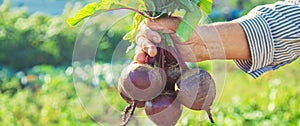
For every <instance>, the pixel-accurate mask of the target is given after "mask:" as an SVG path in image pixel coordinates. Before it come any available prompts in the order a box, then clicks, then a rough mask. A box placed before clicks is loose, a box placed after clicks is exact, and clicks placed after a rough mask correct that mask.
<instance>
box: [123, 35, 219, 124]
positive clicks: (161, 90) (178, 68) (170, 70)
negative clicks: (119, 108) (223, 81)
mask: <svg viewBox="0 0 300 126" xmlns="http://www.w3.org/2000/svg"><path fill="white" fill-rule="evenodd" d="M157 46H158V47H157V49H158V54H157V56H156V57H149V56H147V57H146V61H145V62H146V64H136V63H133V64H130V65H129V66H128V67H126V68H125V69H124V70H123V72H122V74H121V77H120V79H119V85H118V90H119V93H120V95H121V97H122V98H123V99H124V100H126V102H127V103H128V104H129V105H128V106H127V107H126V108H125V109H124V111H123V124H122V125H127V124H128V122H129V120H130V118H131V117H132V116H133V113H134V110H135V108H136V107H138V108H143V107H144V108H145V112H146V114H147V116H148V117H149V118H150V119H151V120H152V121H153V122H154V123H155V124H157V125H160V126H173V125H175V124H176V122H177V121H178V119H179V118H180V116H181V113H182V105H184V106H185V107H187V108H190V109H192V110H205V111H206V112H207V113H208V116H209V119H210V120H211V122H212V123H213V122H214V121H213V118H212V115H211V113H210V106H211V105H212V102H213V100H214V98H215V94H216V89H215V83H214V80H213V79H212V77H211V76H210V74H209V73H208V72H206V71H204V70H201V69H189V68H188V67H187V65H186V64H185V63H184V62H183V60H182V57H181V55H180V53H179V52H178V51H177V50H176V47H171V46H167V44H166V41H163V42H162V44H161V45H157ZM128 113H129V116H128ZM127 116H128V117H127Z"/></svg>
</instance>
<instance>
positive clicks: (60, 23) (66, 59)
mask: <svg viewBox="0 0 300 126" xmlns="http://www.w3.org/2000/svg"><path fill="white" fill-rule="evenodd" d="M76 8H78V7H71V6H68V5H67V6H66V8H65V10H64V13H63V14H62V15H60V16H54V17H51V16H48V15H45V14H41V13H38V12H37V13H34V14H28V13H27V11H26V9H25V8H20V9H14V10H12V9H10V8H9V3H8V2H7V3H6V2H5V3H3V4H2V5H1V6H0V43H1V46H0V52H1V53H0V64H2V65H6V66H9V67H11V68H13V69H15V70H25V69H27V68H30V67H33V66H35V65H41V64H50V65H55V66H58V65H63V66H66V65H70V64H71V62H72V54H73V49H74V44H75V41H76V38H77V37H78V35H79V33H80V27H70V26H69V25H68V24H67V23H66V20H67V18H68V17H69V16H70V14H71V11H72V10H74V9H76ZM114 16H117V15H114ZM111 17H113V16H111ZM109 22H110V21H109V20H107V19H106V18H105V19H103V20H99V21H97V22H96V24H95V26H97V27H90V28H89V29H87V30H88V31H95V32H96V31H99V30H97V29H99V27H98V26H101V25H103V24H108V23H109ZM78 26H82V24H78ZM128 26H129V25H124V24H123V25H119V26H118V28H120V29H117V28H116V27H115V28H114V29H111V30H110V31H101V32H103V33H106V34H105V35H104V38H103V39H102V41H101V43H100V44H99V48H98V50H99V51H97V54H96V58H95V59H96V60H97V61H100V62H110V61H111V57H112V55H113V53H112V52H113V51H114V49H115V47H116V46H117V45H118V43H119V41H121V40H122V37H123V35H124V34H125V33H126V32H127V31H128V30H127V29H128V28H127V27H128ZM87 40H88V39H87Z"/></svg>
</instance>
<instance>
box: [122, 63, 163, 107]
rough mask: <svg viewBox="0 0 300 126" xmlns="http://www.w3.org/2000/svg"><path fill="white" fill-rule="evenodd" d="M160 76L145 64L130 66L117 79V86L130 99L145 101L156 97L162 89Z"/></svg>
mask: <svg viewBox="0 0 300 126" xmlns="http://www.w3.org/2000/svg"><path fill="white" fill-rule="evenodd" d="M164 85H165V83H164V82H163V79H162V76H161V74H160V72H159V71H158V70H157V69H154V68H153V67H151V66H149V65H146V64H131V65H129V66H128V67H126V68H125V69H124V70H123V72H122V74H121V77H120V78H119V86H120V87H121V88H122V89H123V90H124V92H125V93H124V94H126V96H128V97H129V98H130V99H134V100H139V101H147V100H151V99H153V98H155V97H156V96H158V95H159V94H160V93H161V92H162V90H163V87H164Z"/></svg>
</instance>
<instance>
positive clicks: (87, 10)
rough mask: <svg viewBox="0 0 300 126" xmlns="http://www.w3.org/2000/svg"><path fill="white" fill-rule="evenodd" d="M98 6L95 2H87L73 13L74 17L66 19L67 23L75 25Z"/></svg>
mask: <svg viewBox="0 0 300 126" xmlns="http://www.w3.org/2000/svg"><path fill="white" fill-rule="evenodd" d="M97 6H98V3H97V2H93V3H89V4H87V5H86V6H85V7H84V8H82V9H81V10H80V11H79V12H77V13H76V14H75V16H74V17H72V18H69V19H68V20H67V22H68V24H69V25H76V24H78V23H79V22H80V21H81V20H83V19H84V18H86V17H89V16H91V15H92V14H94V12H95V10H96V8H97Z"/></svg>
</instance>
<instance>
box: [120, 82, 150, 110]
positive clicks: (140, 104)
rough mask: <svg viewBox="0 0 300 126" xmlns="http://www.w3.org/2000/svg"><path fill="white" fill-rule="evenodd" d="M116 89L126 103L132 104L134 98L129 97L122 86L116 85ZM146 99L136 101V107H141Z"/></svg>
mask: <svg viewBox="0 0 300 126" xmlns="http://www.w3.org/2000/svg"><path fill="white" fill-rule="evenodd" d="M118 91H119V94H120V96H121V97H122V98H123V99H124V100H125V101H126V102H127V103H128V104H131V105H132V104H133V103H134V100H132V99H130V98H129V96H127V95H126V93H125V91H124V90H123V89H122V87H120V86H118ZM145 103H146V101H138V102H137V105H136V107H138V108H143V107H145Z"/></svg>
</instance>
